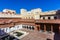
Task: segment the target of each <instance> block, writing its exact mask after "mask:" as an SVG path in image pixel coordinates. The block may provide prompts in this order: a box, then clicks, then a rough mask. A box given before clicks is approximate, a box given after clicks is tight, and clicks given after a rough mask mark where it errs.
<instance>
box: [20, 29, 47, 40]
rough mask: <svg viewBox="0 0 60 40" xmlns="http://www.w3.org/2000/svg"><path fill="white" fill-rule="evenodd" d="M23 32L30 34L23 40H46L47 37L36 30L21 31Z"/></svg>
mask: <svg viewBox="0 0 60 40" xmlns="http://www.w3.org/2000/svg"><path fill="white" fill-rule="evenodd" d="M21 30H22V31H26V32H29V34H28V35H26V36H25V37H23V38H22V39H21V40H46V35H45V34H43V33H40V32H38V31H34V30H29V29H28V30H27V29H21Z"/></svg>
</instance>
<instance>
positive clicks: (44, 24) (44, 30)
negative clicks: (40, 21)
mask: <svg viewBox="0 0 60 40" xmlns="http://www.w3.org/2000/svg"><path fill="white" fill-rule="evenodd" d="M45 31H46V25H45V24H44V32H45Z"/></svg>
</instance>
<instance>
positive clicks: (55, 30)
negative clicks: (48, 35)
mask: <svg viewBox="0 0 60 40" xmlns="http://www.w3.org/2000/svg"><path fill="white" fill-rule="evenodd" d="M53 32H54V33H59V25H58V24H54V25H53Z"/></svg>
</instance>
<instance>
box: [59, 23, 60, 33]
mask: <svg viewBox="0 0 60 40" xmlns="http://www.w3.org/2000/svg"><path fill="white" fill-rule="evenodd" d="M59 33H60V24H59Z"/></svg>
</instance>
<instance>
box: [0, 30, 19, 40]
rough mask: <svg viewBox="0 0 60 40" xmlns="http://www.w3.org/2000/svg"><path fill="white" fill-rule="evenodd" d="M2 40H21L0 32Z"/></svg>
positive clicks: (0, 39)
mask: <svg viewBox="0 0 60 40" xmlns="http://www.w3.org/2000/svg"><path fill="white" fill-rule="evenodd" d="M0 40H19V39H17V38H15V37H14V36H12V35H9V34H8V33H6V32H4V31H3V30H0Z"/></svg>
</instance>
